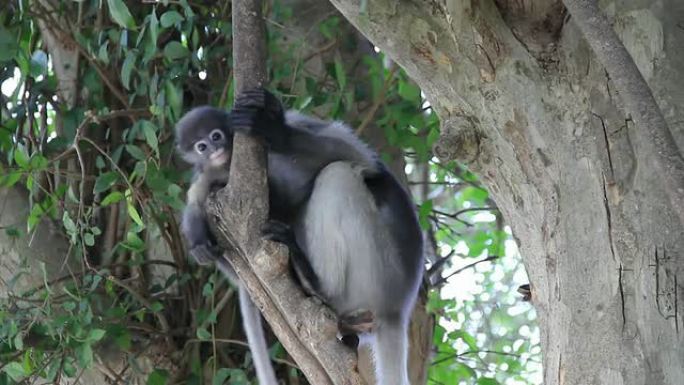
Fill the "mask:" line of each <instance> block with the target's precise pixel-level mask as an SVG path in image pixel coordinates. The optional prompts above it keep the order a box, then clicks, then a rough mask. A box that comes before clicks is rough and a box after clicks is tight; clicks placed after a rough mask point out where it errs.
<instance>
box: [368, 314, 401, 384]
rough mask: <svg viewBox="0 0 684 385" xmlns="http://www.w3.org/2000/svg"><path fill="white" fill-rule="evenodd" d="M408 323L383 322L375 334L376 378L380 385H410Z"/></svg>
mask: <svg viewBox="0 0 684 385" xmlns="http://www.w3.org/2000/svg"><path fill="white" fill-rule="evenodd" d="M407 325H408V322H406V321H403V320H392V321H386V320H382V321H381V322H380V323H379V325H378V328H377V330H376V332H375V341H374V342H373V354H374V355H375V378H376V379H377V384H378V385H409V380H408V370H407V365H408V362H407V360H408V335H407V333H408V326H407Z"/></svg>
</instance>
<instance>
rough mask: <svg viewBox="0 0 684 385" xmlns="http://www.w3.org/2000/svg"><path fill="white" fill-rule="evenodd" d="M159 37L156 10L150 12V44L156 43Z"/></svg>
mask: <svg viewBox="0 0 684 385" xmlns="http://www.w3.org/2000/svg"><path fill="white" fill-rule="evenodd" d="M158 37H159V19H157V13H156V10H152V13H151V14H150V40H151V41H152V43H154V44H156V43H157V38H158Z"/></svg>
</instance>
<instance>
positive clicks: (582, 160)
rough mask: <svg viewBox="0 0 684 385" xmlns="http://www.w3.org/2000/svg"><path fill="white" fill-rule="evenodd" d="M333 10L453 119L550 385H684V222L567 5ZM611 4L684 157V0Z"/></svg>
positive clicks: (344, 3) (451, 132)
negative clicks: (521, 267) (523, 288)
mask: <svg viewBox="0 0 684 385" xmlns="http://www.w3.org/2000/svg"><path fill="white" fill-rule="evenodd" d="M333 3H334V4H335V6H336V7H337V8H338V9H339V10H340V11H341V12H342V13H343V14H344V15H345V17H347V18H348V19H349V20H350V21H351V22H352V23H353V24H355V25H356V26H357V28H359V29H360V30H361V32H362V33H363V34H365V35H366V36H367V37H368V38H369V39H370V40H371V41H372V42H373V43H374V44H375V45H377V46H378V47H379V48H380V49H382V50H383V51H385V52H387V53H388V54H389V55H390V56H391V57H392V58H393V59H394V60H396V61H397V63H399V64H400V65H401V66H403V67H404V68H405V69H406V70H407V71H408V73H409V74H410V75H411V76H412V77H413V78H414V79H415V80H416V81H417V82H418V84H419V85H420V86H421V87H422V89H423V90H424V92H425V93H426V95H427V96H428V99H429V100H430V102H431V103H432V105H433V106H434V107H435V108H436V110H437V111H438V113H439V115H440V118H441V120H442V137H441V139H440V142H439V143H438V145H437V146H436V148H435V151H436V153H437V154H438V156H440V157H441V158H442V159H444V160H450V159H457V160H460V161H462V162H466V163H467V164H468V166H469V167H470V168H471V169H472V170H474V171H476V172H477V173H478V174H479V175H480V177H481V178H482V180H483V181H484V182H485V183H486V185H487V187H488V188H489V190H490V192H491V193H492V195H493V197H494V198H495V200H496V203H497V205H498V207H499V208H500V209H501V210H502V212H503V213H504V215H505V217H506V219H507V221H508V223H510V225H511V226H512V228H513V232H514V234H515V237H516V239H517V240H518V243H519V244H520V247H521V252H522V255H523V259H524V262H525V265H526V268H527V271H528V274H529V277H530V281H531V284H532V290H533V296H532V301H533V303H534V305H535V306H536V308H537V310H538V314H539V321H540V328H541V331H542V347H543V352H544V368H545V373H544V383H545V384H548V385H553V384H606V385H608V384H611V385H612V384H654V385H658V384H672V385H674V384H681V383H682V381H684V365H683V363H684V344H683V342H684V337H683V335H684V334H683V333H682V329H684V316H683V315H682V311H683V310H684V309H682V305H681V303H682V301H681V299H682V298H684V285H682V282H684V277H682V271H683V268H684V259H682V257H681V255H682V253H683V252H684V234H683V226H682V223H680V220H679V213H677V212H674V211H673V209H672V207H671V203H670V202H671V200H670V199H668V194H667V190H666V187H665V185H664V184H663V182H662V178H661V177H660V176H659V175H658V174H657V173H656V172H654V171H655V170H656V167H655V164H654V163H653V159H654V158H655V155H657V154H653V153H650V152H649V151H650V149H651V148H652V146H651V145H649V144H648V143H646V142H645V141H644V140H645V139H643V138H644V137H646V139H649V138H648V136H647V135H644V134H643V133H641V131H643V130H644V127H638V126H635V124H634V123H633V122H632V120H631V118H630V117H629V116H628V114H627V113H626V112H625V109H624V108H623V101H622V100H621V99H620V95H619V94H617V93H616V92H615V89H614V86H613V83H612V81H611V80H610V79H609V77H608V76H607V74H606V71H605V69H604V68H603V67H602V66H601V65H600V64H599V62H598V60H597V59H596V56H595V55H594V54H593V51H592V49H591V47H590V46H589V44H587V42H586V41H585V40H584V38H583V37H582V33H581V32H580V31H579V29H578V28H577V27H576V26H575V24H574V22H573V20H572V18H569V19H568V18H567V17H566V13H565V11H564V9H563V7H562V4H561V2H560V1H555V0H546V1H515V2H513V1H510V2H509V1H506V0H497V1H491V0H490V1H447V2H444V3H442V2H424V1H402V2H392V1H369V2H363V1H360V0H333ZM362 3H363V4H366V6H365V7H363V6H362ZM532 5H534V6H532ZM602 5H603V7H602V9H603V10H604V12H606V14H607V15H608V17H609V20H611V21H612V22H613V28H614V29H615V31H616V32H617V34H618V36H619V37H620V39H621V40H622V42H623V43H624V44H625V46H626V48H627V49H628V51H629V52H630V54H631V55H632V57H633V59H634V61H635V62H636V63H637V65H638V67H639V70H640V71H641V73H642V74H643V75H644V77H645V79H646V80H647V82H648V84H649V86H650V87H651V89H652V91H653V94H654V96H655V98H656V100H657V102H658V103H659V105H660V108H661V110H662V111H663V113H664V116H665V119H666V121H667V124H668V125H669V127H670V129H671V131H672V135H673V136H674V137H675V140H676V141H677V143H678V145H679V149H680V151H681V148H682V146H683V145H684V132H683V131H684V124H682V122H684V52H683V51H682V50H681V46H680V44H679V43H678V42H681V40H682V39H683V38H684V28H682V26H681V23H682V19H683V17H682V16H684V3H682V2H681V1H679V0H662V1H652V2H651V1H639V0H624V1H620V2H602ZM680 156H681V155H680ZM680 193H681V192H680Z"/></svg>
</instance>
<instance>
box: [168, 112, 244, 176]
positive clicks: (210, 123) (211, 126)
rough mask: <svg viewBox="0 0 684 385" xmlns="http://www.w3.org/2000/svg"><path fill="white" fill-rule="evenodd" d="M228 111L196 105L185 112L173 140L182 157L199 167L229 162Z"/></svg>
mask: <svg viewBox="0 0 684 385" xmlns="http://www.w3.org/2000/svg"><path fill="white" fill-rule="evenodd" d="M229 125H230V121H229V119H228V114H227V113H225V112H224V111H221V110H218V109H215V108H211V107H199V108H196V109H194V110H192V111H190V112H189V113H187V114H186V115H185V116H184V117H183V118H182V119H181V120H180V121H179V122H178V124H177V125H176V140H177V142H178V149H179V152H180V153H181V155H182V156H183V158H184V159H185V160H186V161H188V162H190V163H192V164H195V165H200V166H202V167H211V168H214V167H223V166H224V165H225V164H226V163H227V162H229V161H230V155H231V154H230V152H231V151H230V150H231V148H232V146H233V135H232V131H231V130H230V127H229Z"/></svg>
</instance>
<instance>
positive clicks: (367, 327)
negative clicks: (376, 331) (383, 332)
mask: <svg viewBox="0 0 684 385" xmlns="http://www.w3.org/2000/svg"><path fill="white" fill-rule="evenodd" d="M374 322H375V320H374V316H373V313H372V312H371V311H370V310H366V309H359V310H355V311H352V312H349V313H345V314H341V315H340V316H339V317H338V320H337V328H338V329H339V330H340V333H341V334H342V335H349V334H362V333H370V332H371V331H373V325H374Z"/></svg>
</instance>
